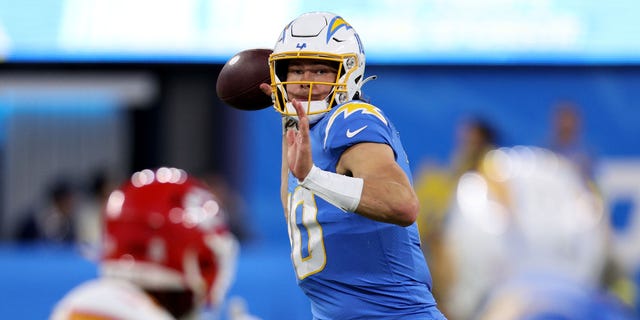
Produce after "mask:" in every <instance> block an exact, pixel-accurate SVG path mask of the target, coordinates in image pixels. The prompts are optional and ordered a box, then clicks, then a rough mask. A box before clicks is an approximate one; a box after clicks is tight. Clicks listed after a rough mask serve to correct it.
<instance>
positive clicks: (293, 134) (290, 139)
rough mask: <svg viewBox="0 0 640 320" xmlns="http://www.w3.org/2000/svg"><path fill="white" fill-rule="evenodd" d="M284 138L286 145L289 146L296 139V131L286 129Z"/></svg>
mask: <svg viewBox="0 0 640 320" xmlns="http://www.w3.org/2000/svg"><path fill="white" fill-rule="evenodd" d="M286 139H287V145H288V146H289V147H291V146H292V145H293V144H294V142H295V139H296V131H295V130H292V129H288V130H287V136H286Z"/></svg>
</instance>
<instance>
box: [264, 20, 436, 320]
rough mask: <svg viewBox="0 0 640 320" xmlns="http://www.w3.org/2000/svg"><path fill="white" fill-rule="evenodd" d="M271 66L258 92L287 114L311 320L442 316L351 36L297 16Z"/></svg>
mask: <svg viewBox="0 0 640 320" xmlns="http://www.w3.org/2000/svg"><path fill="white" fill-rule="evenodd" d="M269 64H270V68H271V79H272V83H271V86H269V85H266V84H263V85H262V86H261V88H262V89H263V91H265V93H267V94H271V95H272V97H273V99H274V106H275V108H276V109H277V110H278V111H279V112H280V113H281V114H282V115H283V116H284V117H283V124H284V130H285V137H284V139H283V157H282V185H281V186H282V188H281V191H282V192H281V195H282V202H283V205H284V208H285V215H286V220H287V222H288V229H289V238H290V242H291V248H292V251H291V258H292V262H293V265H294V269H295V272H296V275H297V277H298V283H299V285H300V287H301V288H302V290H303V291H304V293H305V294H306V295H307V296H308V297H309V299H310V300H311V306H312V313H313V317H314V319H356V318H357V319H374V318H377V319H380V318H385V319H386V318H389V319H411V320H416V319H444V316H443V315H442V313H441V312H440V311H439V310H438V308H437V306H436V301H435V299H434V298H433V295H432V293H431V276H430V274H429V269H428V267H427V264H426V261H425V258H424V255H423V253H422V249H421V247H420V245H421V244H420V238H419V235H418V230H417V227H416V224H415V220H416V216H417V214H418V207H419V205H418V199H417V197H416V194H415V192H414V190H413V187H412V184H411V181H412V177H411V173H410V170H409V161H408V159H407V155H406V153H405V151H404V149H403V146H402V144H401V142H400V137H399V134H398V131H397V130H396V129H395V127H394V125H393V124H392V123H391V122H390V120H389V119H388V118H387V117H386V116H385V115H384V113H383V111H382V110H380V109H379V108H377V107H376V106H374V105H372V104H369V103H368V102H367V101H365V100H363V96H362V92H361V87H362V85H363V84H364V83H365V82H367V80H369V79H370V78H365V77H364V68H365V54H364V51H363V48H362V43H361V42H360V38H359V36H358V34H357V33H356V32H355V30H354V29H353V27H352V26H351V25H349V24H348V23H347V22H346V21H345V20H344V19H343V18H341V17H339V16H336V15H334V14H331V13H325V12H312V13H307V14H303V15H301V16H299V17H298V18H296V19H295V20H293V21H292V22H291V23H289V24H288V25H287V26H286V27H285V29H284V30H283V32H282V33H281V34H280V36H279V38H278V41H277V43H276V45H275V48H274V50H273V54H272V55H271V57H270V59H269ZM398 107H401V106H398ZM296 127H297V128H296ZM296 129H297V130H296Z"/></svg>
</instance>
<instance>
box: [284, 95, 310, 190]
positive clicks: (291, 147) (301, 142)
mask: <svg viewBox="0 0 640 320" xmlns="http://www.w3.org/2000/svg"><path fill="white" fill-rule="evenodd" d="M291 103H292V104H293V107H294V108H295V109H296V113H297V115H298V130H297V131H296V130H294V129H289V130H288V131H287V137H286V138H287V139H286V140H287V147H288V148H287V161H288V163H289V170H290V171H291V173H292V174H293V176H295V177H296V178H298V180H300V181H302V180H304V178H306V177H307V174H309V171H311V168H312V167H313V158H312V155H311V141H310V139H309V118H308V117H307V113H306V112H305V110H304V107H303V106H302V103H301V102H300V101H298V100H296V99H293V100H292V101H291Z"/></svg>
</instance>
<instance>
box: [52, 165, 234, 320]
mask: <svg viewBox="0 0 640 320" xmlns="http://www.w3.org/2000/svg"><path fill="white" fill-rule="evenodd" d="M103 218H104V228H105V233H104V237H103V250H104V252H103V255H102V258H101V261H100V274H101V276H100V278H98V279H95V280H91V281H89V282H87V283H84V284H81V285H80V286H78V287H76V288H75V289H73V290H72V291H71V292H69V293H68V294H67V295H66V296H65V297H64V298H63V299H62V301H60V302H59V303H58V304H57V306H56V307H55V310H54V311H53V313H52V315H51V319H53V320H63V319H65V320H71V319H92V320H97V319H141V320H142V319H145V320H151V319H154V320H155V319H197V318H198V316H199V315H200V313H201V312H202V311H203V310H204V309H206V308H207V306H211V307H212V308H217V307H219V306H220V303H221V302H222V301H223V299H224V297H225V294H226V292H227V289H228V287H229V285H230V284H231V282H232V279H233V277H234V273H235V261H236V256H237V250H238V245H237V240H236V239H235V237H234V236H233V235H232V234H231V233H230V232H229V230H228V228H227V225H226V222H225V217H224V211H223V209H222V208H221V207H220V206H219V204H218V202H217V200H216V198H215V196H214V195H213V194H212V193H211V191H209V189H208V187H206V186H205V185H204V184H202V183H201V182H199V181H198V180H196V179H195V178H192V177H189V176H188V175H187V174H186V173H185V172H184V171H183V170H179V169H175V168H164V167H163V168H160V169H158V170H157V171H152V170H143V171H140V172H137V173H135V174H134V175H133V176H132V177H131V179H130V180H129V181H127V182H126V183H124V184H123V185H122V186H121V187H120V188H119V189H116V190H115V191H113V192H112V193H111V195H110V196H109V199H108V201H107V204H106V207H105V210H104V215H103Z"/></svg>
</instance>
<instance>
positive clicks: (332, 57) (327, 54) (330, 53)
mask: <svg viewBox="0 0 640 320" xmlns="http://www.w3.org/2000/svg"><path fill="white" fill-rule="evenodd" d="M290 59H314V60H323V61H333V62H335V63H336V67H337V68H338V76H337V78H336V80H335V82H333V83H318V82H313V81H305V82H301V81H296V82H287V81H286V80H287V79H286V73H287V66H288V61H289V60H290ZM364 67H365V55H364V50H363V48H362V43H361V41H360V37H359V36H358V34H357V33H356V31H355V30H354V29H353V27H352V26H351V25H350V24H349V23H347V22H346V21H345V20H344V19H343V18H342V17H340V16H337V15H335V14H333V13H328V12H310V13H305V14H303V15H301V16H299V17H298V18H296V19H295V20H293V21H291V22H290V23H289V24H288V25H287V26H286V27H285V28H284V30H283V31H282V33H281V34H280V37H279V38H278V41H277V42H276V45H275V47H274V49H273V53H272V54H271V56H270V57H269V69H270V72H271V90H272V92H273V100H274V107H275V108H276V110H277V111H278V112H280V113H282V114H283V115H285V116H292V117H295V116H296V111H295V109H294V108H293V105H292V104H291V102H290V101H289V99H288V97H287V92H286V90H285V85H286V84H293V83H295V84H308V85H309V86H310V90H311V91H312V90H313V86H314V85H318V84H323V85H333V86H334V87H333V90H332V91H331V93H330V94H329V95H327V97H325V99H324V100H322V101H307V114H308V115H309V120H310V122H311V123H314V122H316V121H318V120H319V119H320V118H322V116H323V115H324V114H325V113H326V112H327V111H329V110H331V108H333V107H334V106H335V105H338V104H342V103H345V102H347V101H350V100H353V99H357V98H358V97H359V96H360V88H361V87H362V84H363V83H364V82H365V79H364ZM309 96H311V92H310V93H309Z"/></svg>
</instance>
